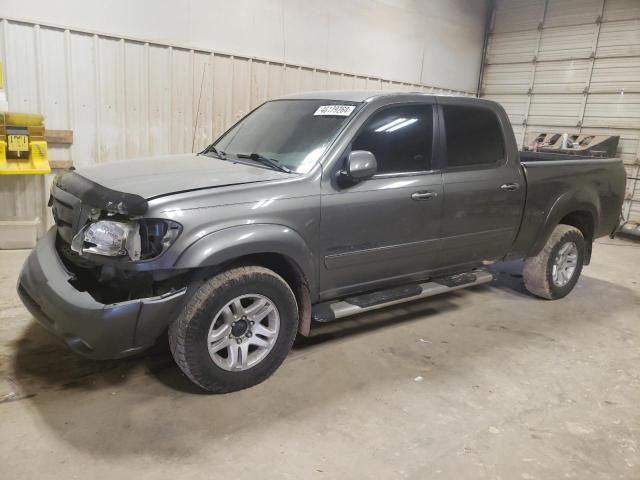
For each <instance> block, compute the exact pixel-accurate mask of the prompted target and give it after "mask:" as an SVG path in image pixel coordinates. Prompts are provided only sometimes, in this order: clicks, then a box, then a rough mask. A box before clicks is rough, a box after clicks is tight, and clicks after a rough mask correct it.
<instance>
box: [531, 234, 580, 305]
mask: <svg viewBox="0 0 640 480" xmlns="http://www.w3.org/2000/svg"><path fill="white" fill-rule="evenodd" d="M584 254H585V241H584V237H583V236H582V232H580V230H578V229H577V228H575V227H571V226H569V225H557V226H556V228H555V229H554V230H553V232H552V233H551V235H550V236H549V239H548V240H547V243H545V245H544V248H543V249H542V250H541V251H540V253H538V255H536V256H535V257H530V258H527V259H526V260H525V262H524V270H523V272H522V274H523V277H524V285H525V287H526V288H527V290H529V292H531V293H533V294H534V295H536V296H538V297H542V298H546V299H548V300H556V299H558V298H562V297H564V296H566V295H568V294H569V292H570V291H571V290H573V287H575V285H576V283H577V282H578V278H579V277H580V273H581V272H582V266H583V263H584Z"/></svg>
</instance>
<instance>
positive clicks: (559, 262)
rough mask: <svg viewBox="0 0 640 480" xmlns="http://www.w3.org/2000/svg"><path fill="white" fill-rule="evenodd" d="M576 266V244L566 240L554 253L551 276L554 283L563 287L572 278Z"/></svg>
mask: <svg viewBox="0 0 640 480" xmlns="http://www.w3.org/2000/svg"><path fill="white" fill-rule="evenodd" d="M577 266H578V246H577V245H576V244H575V243H574V242H567V243H565V244H564V245H562V247H560V249H559V250H558V253H557V254H556V257H555V258H554V260H553V268H552V270H551V277H552V279H553V283H554V285H556V286H557V287H564V286H565V285H566V284H567V283H569V282H570V281H571V279H572V278H573V274H574V273H575V271H576V267H577Z"/></svg>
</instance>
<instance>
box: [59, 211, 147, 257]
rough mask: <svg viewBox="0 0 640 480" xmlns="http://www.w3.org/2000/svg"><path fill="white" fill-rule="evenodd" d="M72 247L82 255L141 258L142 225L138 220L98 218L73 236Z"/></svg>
mask: <svg viewBox="0 0 640 480" xmlns="http://www.w3.org/2000/svg"><path fill="white" fill-rule="evenodd" d="M71 249H72V250H73V251H74V252H77V253H78V254H80V255H82V254H83V253H93V254H96V255H105V256H108V257H123V256H128V257H129V258H130V259H131V260H134V261H135V260H139V259H140V226H139V225H138V223H137V222H119V221H112V220H98V221H97V222H93V223H90V224H88V225H87V226H86V227H84V228H83V229H82V230H80V232H78V234H77V235H76V236H75V237H73V240H72V242H71Z"/></svg>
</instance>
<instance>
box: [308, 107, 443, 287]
mask: <svg viewBox="0 0 640 480" xmlns="http://www.w3.org/2000/svg"><path fill="white" fill-rule="evenodd" d="M435 114H436V112H435V107H434V106H433V105H431V104H429V103H412V104H400V105H399V104H394V105H392V106H387V107H383V108H382V109H380V110H378V111H376V112H374V113H373V114H372V115H371V116H370V118H369V119H368V120H367V121H366V122H365V123H364V125H363V127H362V128H361V129H360V130H359V132H358V133H357V134H356V136H355V137H354V140H353V142H352V143H351V146H350V148H348V149H347V151H346V152H345V153H344V159H343V160H346V157H347V156H348V154H349V152H350V151H352V150H366V151H370V152H372V153H373V154H374V155H375V157H376V160H377V164H378V170H377V172H378V173H377V174H376V175H374V176H373V177H372V178H370V179H367V180H364V181H361V182H359V183H356V184H355V185H351V186H345V187H340V186H339V185H337V184H336V183H335V182H324V181H323V191H322V219H321V242H320V245H321V262H322V264H321V268H320V290H321V292H320V295H321V297H322V298H336V297H339V296H344V295H347V294H351V293H355V292H360V291H365V290H372V289H376V288H380V287H382V286H385V285H393V284H399V283H403V282H408V281H410V280H411V279H413V278H418V277H421V276H423V275H424V273H425V272H427V271H429V270H431V269H432V268H433V266H434V265H435V264H436V263H437V257H438V250H439V246H438V245H439V241H438V234H439V230H440V210H441V207H442V198H443V195H442V194H443V190H442V176H441V174H440V172H439V171H435V170H432V164H433V163H434V162H433V156H434V154H433V152H434V151H435V150H434V138H435V136H434V125H436V124H437V122H435V121H434V119H435V118H436V117H435ZM339 163H340V165H338V166H337V167H336V168H337V169H339V168H342V167H343V162H339ZM334 170H335V169H334ZM324 174H325V175H332V176H333V175H335V171H330V172H325V173H324Z"/></svg>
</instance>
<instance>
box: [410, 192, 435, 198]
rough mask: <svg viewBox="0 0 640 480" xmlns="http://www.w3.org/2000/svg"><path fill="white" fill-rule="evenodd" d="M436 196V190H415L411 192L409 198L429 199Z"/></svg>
mask: <svg viewBox="0 0 640 480" xmlns="http://www.w3.org/2000/svg"><path fill="white" fill-rule="evenodd" d="M437 196H438V194H437V193H436V192H415V193H412V194H411V198H412V199H414V200H431V199H432V198H435V197H437Z"/></svg>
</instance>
